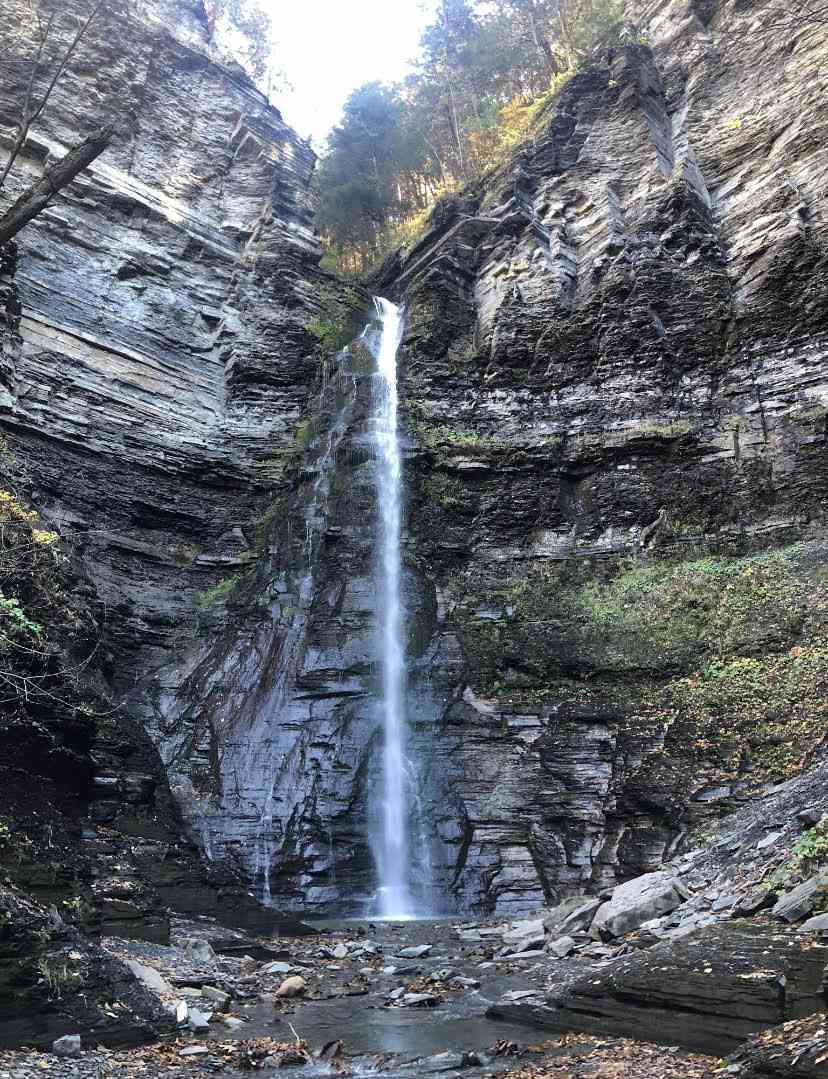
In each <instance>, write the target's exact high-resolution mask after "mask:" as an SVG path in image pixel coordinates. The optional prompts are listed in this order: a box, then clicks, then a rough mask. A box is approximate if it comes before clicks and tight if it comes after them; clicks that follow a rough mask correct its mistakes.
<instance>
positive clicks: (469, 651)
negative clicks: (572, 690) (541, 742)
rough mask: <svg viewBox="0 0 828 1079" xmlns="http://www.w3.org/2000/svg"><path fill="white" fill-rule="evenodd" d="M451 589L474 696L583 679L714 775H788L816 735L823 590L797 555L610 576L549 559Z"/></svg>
mask: <svg viewBox="0 0 828 1079" xmlns="http://www.w3.org/2000/svg"><path fill="white" fill-rule="evenodd" d="M602 574H603V575H602ZM449 591H450V594H451V595H452V596H453V597H454V600H455V603H456V606H455V608H454V615H453V618H454V622H455V626H456V629H457V633H458V636H459V638H460V640H461V643H462V646H463V650H464V654H465V657H466V661H467V665H468V677H469V680H470V682H471V684H472V685H473V686H474V688H475V689H476V690H477V691H478V692H481V693H483V694H491V693H498V694H501V693H503V692H506V691H508V692H512V693H518V694H520V695H523V696H524V697H526V696H527V695H531V694H533V693H534V694H536V695H537V697H538V699H539V700H541V701H542V700H544V699H545V700H550V699H556V700H560V699H561V698H560V695H559V694H560V686H561V685H562V683H564V682H566V680H572V681H574V682H578V681H581V682H582V683H583V682H584V680H586V679H589V683H590V684H591V685H592V686H593V687H595V688H597V691H598V695H599V696H601V697H603V698H604V699H608V696H609V695H610V694H615V695H616V697H618V698H619V699H622V698H624V697H625V696H626V698H627V701H628V704H629V706H630V707H631V708H632V711H633V714H634V720H633V722H634V725H635V726H636V727H637V728H639V729H644V728H650V727H653V728H655V727H657V728H659V729H661V730H663V731H665V732H666V736H667V737H668V739H669V740H670V747H671V748H670V754H672V755H673V756H682V757H687V758H689V759H690V758H692V759H693V760H696V761H703V762H706V764H707V765H709V766H710V768H712V769H714V770H718V772H720V773H736V772H737V770H738V769H739V767H740V766H741V765H744V764H745V762H748V763H749V765H750V768H751V773H752V774H753V775H755V776H757V777H760V778H761V777H766V776H767V777H779V778H782V777H785V776H787V775H790V774H793V772H795V771H796V770H797V768H799V767H800V765H801V762H802V761H803V759H805V758H806V757H807V756H808V755H809V754H810V753H812V752H813V751H814V748H815V747H816V746H818V745H819V744H820V742H821V741H822V740H823V738H824V734H825V729H826V720H828V703H826V693H825V687H826V686H828V644H827V643H826V642H827V641H828V590H827V589H826V577H825V569H824V567H822V566H820V565H818V566H817V567H816V568H815V567H814V566H813V565H811V564H810V563H809V560H808V559H807V558H805V557H804V556H803V555H802V550H801V548H799V547H796V546H795V547H790V548H788V549H786V550H784V551H780V552H771V553H765V554H760V555H754V556H751V557H748V558H716V557H703V558H698V559H695V560H690V561H685V562H651V561H646V560H644V559H643V558H642V559H639V560H634V561H631V562H627V563H626V564H621V565H619V566H617V567H616V568H615V570H614V571H609V572H607V571H606V569H603V570H602V569H601V568H600V567H599V564H596V565H594V566H592V567H590V566H589V565H588V564H586V563H583V562H579V563H577V564H571V565H569V564H566V563H558V564H556V565H554V566H552V567H543V568H540V569H535V570H534V571H532V572H530V573H529V574H527V576H526V577H525V578H523V579H521V580H518V581H515V580H514V579H509V578H508V577H507V578H506V579H504V580H502V581H500V582H496V583H492V582H489V583H488V587H484V585H483V582H482V581H481V582H470V581H469V580H468V579H467V578H465V577H459V578H457V579H456V580H455V581H453V582H451V583H450V585H449ZM556 685H557V686H558V687H559V688H558V689H555V690H554V692H553V689H552V688H550V687H555V686H556ZM550 693H552V694H553V695H552V697H550V696H549V694H550ZM556 694H557V696H556Z"/></svg>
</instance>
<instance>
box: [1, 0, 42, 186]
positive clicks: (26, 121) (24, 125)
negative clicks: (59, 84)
mask: <svg viewBox="0 0 828 1079" xmlns="http://www.w3.org/2000/svg"><path fill="white" fill-rule="evenodd" d="M54 21H55V16H54V14H52V15H50V16H49V22H48V23H47V24H46V29H45V30H44V29H43V26H42V24H41V22H40V17H39V16H38V27H39V29H40V40H39V42H38V46H37V52H36V53H35V58H34V60H33V61H32V70H31V73H30V75H29V82H28V85H27V86H26V96H25V98H24V99H23V108H22V109H21V111H20V125H19V128H18V132H17V138H16V139H15V141H14V145H13V146H12V149H11V153H10V154H9V159H8V161H7V162H6V167H5V168H4V169H3V174H2V176H0V189H2V187H3V184H4V183H5V182H6V177H7V176H8V175H9V172H10V171H11V167H12V165H13V164H14V163H15V161H16V160H17V156H18V154H19V153H20V151H21V149H22V148H23V145H24V143H25V142H26V138H27V136H28V134H29V127H30V125H31V122H32V118H31V116H30V115H29V107H30V105H31V101H32V93H33V91H34V84H35V79H36V78H37V72H38V68H39V67H40V61H41V58H42V56H43V50H44V48H45V47H46V41H47V40H48V37H49V34H50V33H51V30H52V24H53V23H54Z"/></svg>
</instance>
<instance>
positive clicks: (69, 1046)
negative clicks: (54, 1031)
mask: <svg viewBox="0 0 828 1079" xmlns="http://www.w3.org/2000/svg"><path fill="white" fill-rule="evenodd" d="M80 1051H81V1037H80V1034H64V1035H63V1037H62V1038H58V1039H57V1041H54V1042H52V1052H53V1053H54V1054H55V1056H58V1057H76V1056H79V1055H80Z"/></svg>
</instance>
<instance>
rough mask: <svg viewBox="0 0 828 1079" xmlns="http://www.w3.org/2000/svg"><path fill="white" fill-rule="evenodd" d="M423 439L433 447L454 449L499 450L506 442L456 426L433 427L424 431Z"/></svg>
mask: <svg viewBox="0 0 828 1079" xmlns="http://www.w3.org/2000/svg"><path fill="white" fill-rule="evenodd" d="M423 441H424V442H425V444H426V445H427V446H429V447H430V448H432V449H435V448H438V447H446V446H447V447H449V448H452V449H470V450H482V451H488V450H497V449H501V448H502V447H503V446H504V443H503V442H501V441H499V440H498V439H495V438H484V437H483V436H482V435H479V434H477V432H475V431H464V430H462V429H460V428H456V427H431V428H427V429H425V430H424V431H423Z"/></svg>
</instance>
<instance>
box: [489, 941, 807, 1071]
mask: <svg viewBox="0 0 828 1079" xmlns="http://www.w3.org/2000/svg"><path fill="white" fill-rule="evenodd" d="M826 960H828V947H823V946H820V945H814V944H813V942H812V941H809V940H807V939H803V938H802V937H798V936H797V935H796V934H795V933H792V932H790V931H785V930H781V929H777V928H776V927H773V926H756V925H753V924H749V923H745V922H728V923H722V924H718V925H715V926H705V927H704V928H702V929H698V930H696V931H695V932H694V933H691V934H689V935H688V936H687V937H684V938H683V939H681V940H677V941H662V942H661V943H660V944H656V945H655V946H654V947H652V948H651V949H649V950H648V951H646V952H639V953H637V954H636V955H632V956H628V957H624V958H623V959H620V960H618V962H617V963H613V964H612V965H611V966H610V967H606V968H603V969H601V970H599V971H592V972H590V973H589V974H587V975H584V976H583V977H581V978H579V979H578V980H577V981H575V982H573V983H571V984H570V985H569V986H568V987H567V988H565V989H564V990H562V992H561V993H560V994H559V995H557V996H556V995H553V996H550V997H547V999H546V1001H545V1002H544V1004H543V1005H533V1004H531V1003H526V1004H521V1003H519V1002H517V1003H516V1002H514V1001H511V1002H510V1001H509V1000H508V999H504V1000H502V1001H500V1002H498V1003H497V1004H495V1005H494V1006H493V1007H491V1008H490V1009H489V1011H488V1013H487V1014H488V1015H489V1016H491V1017H492V1018H498V1019H509V1020H513V1021H517V1022H525V1023H530V1024H532V1025H535V1026H539V1027H543V1028H546V1029H551V1030H558V1031H562V1030H563V1031H565V1030H577V1031H583V1032H585V1033H590V1034H593V1033H594V1034H620V1035H624V1036H625V1037H632V1038H638V1039H641V1040H644V1041H654V1042H661V1043H663V1044H668V1045H683V1046H686V1047H687V1048H690V1049H701V1050H703V1051H705V1052H712V1053H717V1054H721V1053H727V1052H731V1051H732V1050H733V1049H734V1048H735V1047H736V1046H737V1045H739V1044H740V1043H741V1042H742V1041H744V1040H745V1039H746V1038H747V1037H749V1036H750V1035H751V1034H755V1033H757V1032H758V1031H761V1030H763V1029H765V1028H767V1027H771V1026H775V1025H777V1024H779V1023H783V1022H785V1021H786V1020H788V1019H793V1018H796V1017H798V1016H803V1015H807V1014H809V1013H811V1012H815V1011H819V1010H823V1009H824V1007H825V1001H824V998H823V997H822V996H821V993H820V982H821V979H822V973H823V969H824V967H825V963H826Z"/></svg>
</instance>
